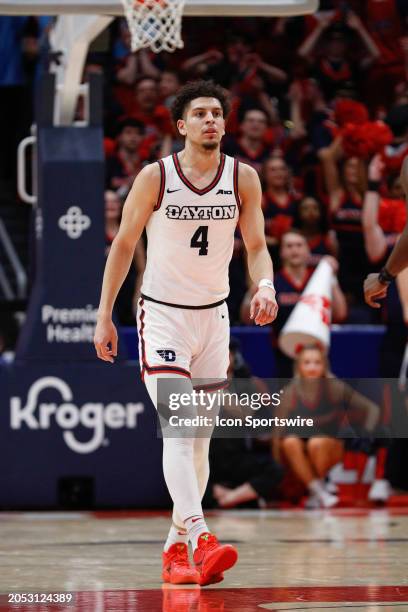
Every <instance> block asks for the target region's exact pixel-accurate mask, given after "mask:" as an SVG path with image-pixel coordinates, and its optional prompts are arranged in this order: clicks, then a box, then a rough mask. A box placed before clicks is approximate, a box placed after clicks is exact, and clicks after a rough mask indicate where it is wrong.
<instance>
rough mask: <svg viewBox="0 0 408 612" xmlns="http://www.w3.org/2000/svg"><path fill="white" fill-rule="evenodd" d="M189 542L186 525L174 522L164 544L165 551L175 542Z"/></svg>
mask: <svg viewBox="0 0 408 612" xmlns="http://www.w3.org/2000/svg"><path fill="white" fill-rule="evenodd" d="M181 542H182V543H183V544H188V533H187V530H186V529H185V528H184V527H178V526H177V525H174V523H173V524H172V526H171V527H170V531H169V534H168V536H167V540H166V542H165V544H164V549H163V550H164V552H167V551H168V550H169V548H170V546H172V545H173V544H180V543H181Z"/></svg>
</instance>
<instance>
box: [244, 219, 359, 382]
mask: <svg viewBox="0 0 408 612" xmlns="http://www.w3.org/2000/svg"><path fill="white" fill-rule="evenodd" d="M280 256H281V261H282V268H281V269H280V270H279V272H277V274H275V288H276V300H277V302H278V305H279V311H278V316H277V318H276V319H275V321H274V323H273V328H272V329H273V345H274V348H275V360H276V370H277V375H278V376H279V377H280V378H289V377H291V376H292V374H293V362H292V360H291V359H290V358H289V357H287V356H286V355H285V354H284V353H282V351H281V350H280V349H279V348H278V343H277V340H278V337H279V334H280V332H281V330H282V328H283V326H284V325H285V323H286V321H287V320H288V318H289V316H290V314H291V313H292V310H293V309H294V307H295V306H296V304H297V302H298V301H299V298H300V296H301V295H302V293H303V290H304V288H305V287H306V285H307V283H308V281H309V279H310V277H311V275H312V273H313V269H312V268H310V267H308V261H309V258H310V251H309V246H308V244H307V240H306V238H305V236H303V234H301V233H300V232H299V230H296V229H292V230H289V231H287V232H286V233H285V234H283V236H282V239H281V246H280ZM326 259H327V261H328V263H329V264H330V265H331V266H332V268H333V271H334V273H336V272H337V269H338V264H337V261H336V260H335V259H334V258H333V257H329V256H326ZM252 292H253V289H252V288H251V290H250V291H248V293H247V295H246V297H245V299H244V302H243V304H242V307H241V318H242V320H243V321H244V323H246V324H250V323H251V322H252V321H251V319H250V318H249V303H250V301H251V295H252ZM346 316H347V306H346V301H345V298H344V295H343V292H342V291H341V289H340V287H339V284H338V283H337V282H336V280H335V281H334V283H333V298H332V321H333V322H334V323H337V322H340V321H343V320H344V319H345V318H346Z"/></svg>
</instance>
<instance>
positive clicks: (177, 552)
mask: <svg viewBox="0 0 408 612" xmlns="http://www.w3.org/2000/svg"><path fill="white" fill-rule="evenodd" d="M162 558H163V573H162V578H163V581H164V582H170V583H171V584H199V583H200V575H199V573H198V571H197V570H196V569H195V568H194V567H192V566H191V565H190V561H189V559H188V546H187V544H184V543H183V542H176V543H175V544H172V545H171V546H170V548H169V550H168V551H167V552H163V555H162Z"/></svg>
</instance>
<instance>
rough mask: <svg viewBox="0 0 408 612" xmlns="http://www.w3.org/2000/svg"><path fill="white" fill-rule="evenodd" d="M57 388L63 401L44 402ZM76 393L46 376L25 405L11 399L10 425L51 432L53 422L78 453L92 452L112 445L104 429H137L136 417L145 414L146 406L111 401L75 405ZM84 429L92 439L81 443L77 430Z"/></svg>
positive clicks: (36, 386)
mask: <svg viewBox="0 0 408 612" xmlns="http://www.w3.org/2000/svg"><path fill="white" fill-rule="evenodd" d="M49 389H54V390H55V391H57V392H58V393H59V395H60V396H61V400H62V401H61V402H60V403H57V402H50V401H49V400H48V401H47V402H41V401H40V395H41V393H42V392H43V391H45V390H49ZM73 400H74V394H73V392H72V389H71V388H70V386H69V385H68V384H67V383H66V382H65V381H64V380H62V379H61V378H57V377H56V376H44V377H43V378H39V379H38V380H37V381H36V382H34V383H33V384H32V385H31V387H30V389H29V390H28V393H27V402H26V404H25V406H24V405H23V401H22V399H21V398H20V397H12V398H11V400H10V426H11V428H12V429H15V430H19V429H23V427H24V426H25V427H27V428H28V429H32V430H46V429H50V428H51V426H52V423H53V422H55V425H56V426H57V427H59V428H60V429H61V430H62V431H63V433H62V437H63V440H64V442H65V444H66V445H67V446H68V448H70V449H71V450H72V451H74V452H75V453H80V454H86V453H92V452H94V451H96V450H97V449H99V448H100V447H102V446H106V445H107V444H109V440H107V439H106V438H105V429H106V428H110V429H122V428H127V429H134V428H135V427H137V417H138V415H139V414H141V413H142V412H143V411H144V405H143V404H142V403H141V402H139V403H137V404H132V403H128V404H121V403H119V402H111V403H110V404H107V405H105V404H103V403H102V402H87V403H85V404H83V405H82V406H77V405H76V404H75V403H74V401H73ZM77 427H81V428H83V429H85V430H89V431H90V432H91V437H90V438H89V439H88V440H86V441H85V442H84V441H82V440H78V438H77V437H76V436H75V431H74V430H75V429H76V428H77Z"/></svg>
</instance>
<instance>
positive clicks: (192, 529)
mask: <svg viewBox="0 0 408 612" xmlns="http://www.w3.org/2000/svg"><path fill="white" fill-rule="evenodd" d="M184 524H185V526H186V529H187V531H188V539H189V540H190V542H191V546H192V547H193V551H194V550H195V549H196V548H197V544H198V538H199V537H200V535H201V534H202V533H208V532H209V531H210V530H209V529H208V527H207V523H206V522H205V519H204V517H203V516H197V515H196V516H190V517H189V518H188V519H187V520H185V521H184Z"/></svg>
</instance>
